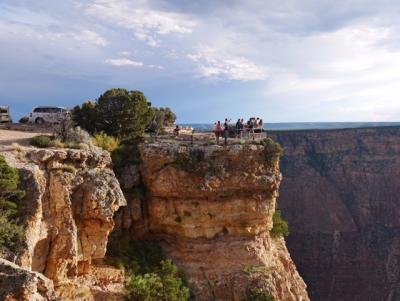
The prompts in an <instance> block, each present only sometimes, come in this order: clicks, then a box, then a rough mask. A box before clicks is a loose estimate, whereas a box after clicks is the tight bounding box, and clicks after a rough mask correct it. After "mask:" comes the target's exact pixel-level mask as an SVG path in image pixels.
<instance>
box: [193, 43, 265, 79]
mask: <svg viewBox="0 0 400 301" xmlns="http://www.w3.org/2000/svg"><path fill="white" fill-rule="evenodd" d="M187 57H188V58H189V59H191V60H192V61H194V62H196V63H197V64H198V68H199V71H200V74H201V76H202V77H206V78H214V79H222V80H224V79H225V80H238V81H250V80H264V79H266V78H267V72H266V68H264V67H262V66H259V65H257V64H255V63H254V62H252V61H250V60H248V59H246V58H244V57H236V56H230V55H225V56H224V54H223V53H219V52H217V51H215V50H211V49H209V48H203V49H202V50H199V51H198V52H197V53H195V54H189V55H188V56H187Z"/></svg>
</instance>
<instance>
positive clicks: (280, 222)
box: [270, 206, 289, 238]
mask: <svg viewBox="0 0 400 301" xmlns="http://www.w3.org/2000/svg"><path fill="white" fill-rule="evenodd" d="M272 220H273V223H274V226H273V228H272V229H271V232H270V233H271V236H272V237H274V238H276V237H282V236H288V235H289V224H288V223H287V221H285V220H284V219H283V218H282V214H281V211H280V210H279V209H278V206H277V207H276V210H275V213H274V216H273V218H272Z"/></svg>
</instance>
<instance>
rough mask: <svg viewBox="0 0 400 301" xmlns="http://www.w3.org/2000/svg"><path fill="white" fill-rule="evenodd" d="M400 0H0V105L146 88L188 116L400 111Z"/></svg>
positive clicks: (286, 117) (390, 114)
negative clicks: (115, 89)
mask: <svg viewBox="0 0 400 301" xmlns="http://www.w3.org/2000/svg"><path fill="white" fill-rule="evenodd" d="M399 13H400V1H397V0H380V1H376V0H348V1H345V0H342V1H341V0H339V1H337V0H335V1H328V0H325V1H324V0H274V1H272V0H230V1H228V0H202V1H184V0H181V1H178V0H175V1H173V0H87V1H75V0H63V1H54V0H36V1H32V0H29V1H21V0H1V1H0V105H2V104H7V105H10V106H11V109H12V113H13V115H14V119H15V118H19V117H21V116H23V115H27V114H29V112H30V111H31V110H32V107H34V106H38V105H57V106H66V107H73V106H75V105H77V104H81V103H82V102H84V101H86V100H90V99H96V98H98V97H99V96H100V95H101V94H102V93H104V92H105V91H106V90H107V89H110V88H126V89H129V90H140V91H143V92H144V93H145V95H146V96H147V98H148V99H149V100H150V101H151V102H152V104H153V105H155V106H159V107H166V106H167V107H170V108H171V109H172V110H173V111H175V112H176V113H177V115H178V122H181V123H208V122H214V121H216V120H222V119H223V118H225V117H229V118H232V119H235V118H238V117H244V118H247V117H251V116H260V117H262V118H263V119H264V122H323V121H326V122H330V121H335V122H337V121H400V99H399V95H400V18H399V17H398V16H399Z"/></svg>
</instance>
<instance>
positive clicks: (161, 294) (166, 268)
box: [127, 260, 190, 301]
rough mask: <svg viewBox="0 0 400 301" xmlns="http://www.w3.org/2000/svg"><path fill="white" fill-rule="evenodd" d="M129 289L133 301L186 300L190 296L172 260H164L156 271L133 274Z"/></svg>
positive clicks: (129, 295) (129, 296) (130, 298)
mask: <svg viewBox="0 0 400 301" xmlns="http://www.w3.org/2000/svg"><path fill="white" fill-rule="evenodd" d="M127 290H128V298H129V300H132V301H156V300H157V301H158V300H165V301H186V300H189V298H190V292H189V289H188V288H186V287H184V286H183V282H182V279H181V278H180V277H179V275H178V269H177V267H176V266H175V265H174V264H173V263H172V261H171V260H162V261H161V262H160V267H159V268H158V269H157V270H156V272H153V273H147V274H144V275H138V276H133V277H132V278H131V280H130V281H129V283H128V285H127Z"/></svg>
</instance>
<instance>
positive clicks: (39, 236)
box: [15, 149, 126, 300]
mask: <svg viewBox="0 0 400 301" xmlns="http://www.w3.org/2000/svg"><path fill="white" fill-rule="evenodd" d="M110 166H111V159H110V156H109V155H108V153H106V152H103V151H100V150H93V151H82V150H55V149H53V150H37V149H31V150H29V151H27V153H26V163H24V164H22V163H20V164H18V167H19V170H20V173H21V183H22V188H23V189H24V190H25V191H26V197H25V198H24V200H23V201H22V203H21V204H19V209H20V212H21V213H22V216H21V220H22V222H23V224H24V225H25V247H24V248H23V250H22V251H21V253H20V254H18V256H17V258H16V260H15V262H16V263H17V264H18V265H19V266H21V267H22V268H24V269H26V270H32V271H35V272H39V273H41V274H43V275H44V276H45V277H47V278H48V279H50V281H51V280H52V282H53V283H54V286H55V288H56V291H57V294H58V295H59V296H60V297H61V298H62V299H63V300H92V299H93V298H94V296H95V293H96V287H98V285H99V283H101V282H102V281H103V282H104V281H105V282H107V280H109V282H112V281H113V279H112V278H113V277H114V278H115V279H114V280H117V281H119V282H120V283H121V282H122V279H123V275H120V272H119V271H112V272H110V271H109V270H107V267H105V266H103V265H101V259H102V258H103V257H104V255H105V253H106V246H107V242H108V235H109V233H110V232H111V230H112V229H113V227H114V221H113V215H114V212H115V211H117V210H118V208H119V207H120V206H122V205H126V201H125V198H124V196H123V193H122V191H121V189H120V186H119V183H118V181H117V179H116V177H115V176H114V173H113V171H112V170H111V169H110ZM102 271H103V272H104V273H101V272H102ZM27 275H28V274H27ZM29 275H32V274H29ZM35 275H37V274H35ZM29 277H30V276H29ZM35 277H36V276H35ZM35 277H34V279H36V278H35ZM45 277H43V278H45ZM107 278H109V279H107ZM37 279H39V280H40V279H42V278H40V277H39V278H37ZM29 281H30V280H29ZM36 282H37V281H36ZM36 282H35V283H36ZM121 286H122V283H121ZM100 291H101V289H100ZM18 300H19V299H18ZM21 300H22V299H21ZM29 300H31V299H29ZM32 300H36V299H32ZM37 300H41V299H37ZM43 300H47V299H43ZM49 300H52V299H49Z"/></svg>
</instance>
